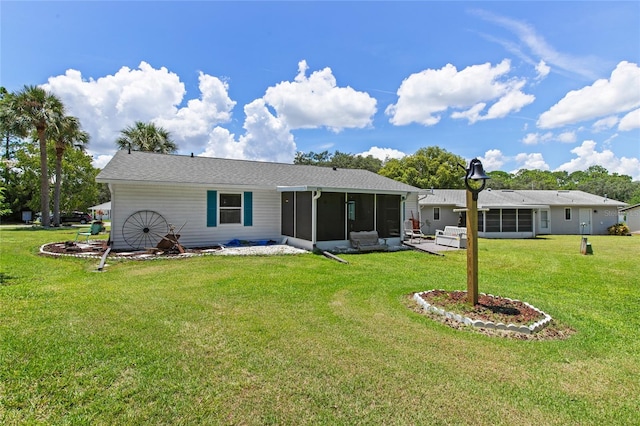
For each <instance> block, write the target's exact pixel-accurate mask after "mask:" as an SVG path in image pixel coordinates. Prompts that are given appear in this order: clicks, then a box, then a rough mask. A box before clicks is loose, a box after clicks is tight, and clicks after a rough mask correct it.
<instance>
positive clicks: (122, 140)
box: [116, 121, 178, 154]
mask: <svg viewBox="0 0 640 426" xmlns="http://www.w3.org/2000/svg"><path fill="white" fill-rule="evenodd" d="M116 145H118V147H119V148H120V149H133V150H136V151H147V152H157V153H160V154H171V153H174V152H176V151H177V150H178V146H177V145H176V144H175V143H174V142H173V140H171V135H170V134H169V132H168V131H166V130H165V129H163V128H162V127H158V126H156V125H155V124H154V123H143V122H141V121H136V122H135V124H134V125H133V126H129V127H127V128H125V129H124V130H121V131H120V137H119V138H118V139H116Z"/></svg>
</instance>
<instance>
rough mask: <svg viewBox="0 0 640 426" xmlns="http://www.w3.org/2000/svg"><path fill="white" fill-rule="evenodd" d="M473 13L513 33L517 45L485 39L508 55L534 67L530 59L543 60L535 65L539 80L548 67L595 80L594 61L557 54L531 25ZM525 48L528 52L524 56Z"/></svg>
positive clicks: (478, 12) (485, 12) (487, 14)
mask: <svg viewBox="0 0 640 426" xmlns="http://www.w3.org/2000/svg"><path fill="white" fill-rule="evenodd" d="M472 13H474V14H476V15H477V16H479V17H480V18H482V19H485V20H487V21H490V22H493V23H495V24H498V25H500V26H502V27H503V28H506V29H508V30H509V31H511V32H513V33H514V34H515V35H516V36H517V37H518V42H513V41H505V40H500V39H497V38H495V37H487V38H488V39H490V40H492V41H495V42H497V43H500V44H501V45H502V46H504V47H505V48H506V49H507V50H508V51H510V52H512V53H513V54H515V55H517V56H519V57H520V58H522V59H523V60H524V61H525V62H528V63H534V60H533V59H531V55H533V56H535V57H538V58H540V59H542V61H540V62H538V64H537V65H536V71H537V72H538V78H540V77H541V76H545V75H546V74H545V73H548V72H549V71H550V70H549V69H548V68H549V67H548V66H547V65H546V64H547V63H549V64H551V65H553V66H554V67H557V68H559V69H562V70H564V71H568V72H571V73H577V74H579V75H582V76H583V77H586V78H589V79H593V78H595V76H594V72H593V69H594V65H595V64H597V59H595V58H578V57H575V56H572V55H568V54H565V53H561V52H558V51H557V50H556V49H555V48H554V47H553V46H551V45H549V44H548V43H547V41H546V40H545V39H544V37H542V36H541V35H539V34H538V33H537V32H536V30H535V28H534V27H533V26H532V25H530V24H528V23H526V22H523V21H518V20H515V19H511V18H506V17H504V16H499V15H495V14H493V13H490V12H487V11H484V10H473V11H472ZM524 48H526V49H527V52H526V53H525V51H524Z"/></svg>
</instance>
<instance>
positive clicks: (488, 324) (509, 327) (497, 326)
mask: <svg viewBox="0 0 640 426" xmlns="http://www.w3.org/2000/svg"><path fill="white" fill-rule="evenodd" d="M433 291H446V290H426V291H421V292H418V293H414V294H413V300H415V301H416V303H418V305H420V306H422V308H423V309H424V310H425V311H427V312H433V313H434V314H438V315H442V316H444V317H446V318H449V319H452V320H454V321H457V322H459V323H463V324H465V325H471V326H473V327H478V328H486V329H488V330H504V331H515V332H516V333H523V334H533V333H536V332H538V331H540V330H542V329H543V328H545V327H546V326H547V325H549V324H550V323H551V320H552V318H551V315H549V314H546V313H545V312H543V311H541V310H540V309H538V308H536V307H535V306H532V305H530V304H528V303H527V302H522V301H520V300H516V299H509V298H507V297H502V299H505V300H509V301H511V302H520V303H522V304H524V305H526V306H527V307H529V308H531V309H533V310H534V311H537V312H540V313H541V314H542V315H544V318H543V319H541V320H540V321H537V322H536V323H534V324H531V325H529V326H526V325H515V324H503V323H501V322H499V323H495V322H492V321H481V320H474V319H471V318H469V317H465V316H462V315H460V314H456V313H454V312H449V311H445V310H444V309H442V308H438V307H437V306H434V305H432V304H430V303H429V302H427V301H426V300H424V299H423V298H422V295H423V294H427V293H430V292H433ZM480 294H481V295H485V293H480ZM486 296H489V297H497V296H494V295H492V294H486Z"/></svg>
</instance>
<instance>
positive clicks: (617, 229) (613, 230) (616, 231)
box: [607, 222, 631, 235]
mask: <svg viewBox="0 0 640 426" xmlns="http://www.w3.org/2000/svg"><path fill="white" fill-rule="evenodd" d="M607 231H608V232H609V235H629V234H630V233H631V231H630V230H629V227H628V226H627V224H626V223H624V222H620V223H616V224H615V225H611V226H610V227H608V228H607Z"/></svg>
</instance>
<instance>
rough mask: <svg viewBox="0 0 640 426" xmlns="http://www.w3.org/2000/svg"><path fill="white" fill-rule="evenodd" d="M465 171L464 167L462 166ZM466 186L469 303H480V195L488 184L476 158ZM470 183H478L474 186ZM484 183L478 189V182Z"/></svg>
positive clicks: (469, 169)
mask: <svg viewBox="0 0 640 426" xmlns="http://www.w3.org/2000/svg"><path fill="white" fill-rule="evenodd" d="M460 167H462V168H463V169H464V167H463V166H462V165H460ZM465 172H466V174H465V176H464V185H465V186H466V187H467V301H468V302H469V304H470V305H471V306H475V305H476V304H477V303H478V194H479V193H480V191H482V190H483V189H484V187H485V185H486V183H487V179H491V178H490V177H489V176H487V175H486V174H485V172H484V169H483V168H482V163H481V162H480V160H478V159H477V158H474V159H473V160H471V162H470V163H469V168H468V169H465ZM470 181H473V182H476V183H475V184H472V183H471V182H470ZM479 181H482V185H481V186H479V187H478V184H477V182H479Z"/></svg>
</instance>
